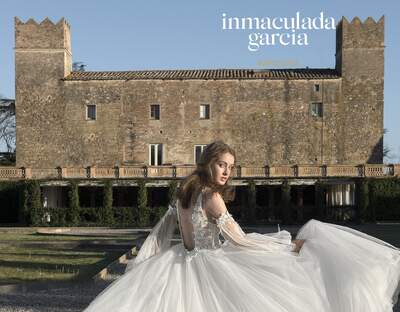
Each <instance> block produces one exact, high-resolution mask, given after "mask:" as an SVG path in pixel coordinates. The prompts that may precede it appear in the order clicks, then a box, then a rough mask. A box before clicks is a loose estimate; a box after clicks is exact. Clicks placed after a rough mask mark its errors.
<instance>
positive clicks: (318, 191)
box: [314, 181, 326, 220]
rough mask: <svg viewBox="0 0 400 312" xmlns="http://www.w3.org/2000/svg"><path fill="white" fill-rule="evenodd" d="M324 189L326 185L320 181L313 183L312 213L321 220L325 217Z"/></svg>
mask: <svg viewBox="0 0 400 312" xmlns="http://www.w3.org/2000/svg"><path fill="white" fill-rule="evenodd" d="M325 191H326V186H325V185H324V184H323V183H321V182H320V181H318V182H316V183H315V210H314V215H315V217H316V218H317V219H319V220H322V219H324V218H325V210H326V203H325Z"/></svg>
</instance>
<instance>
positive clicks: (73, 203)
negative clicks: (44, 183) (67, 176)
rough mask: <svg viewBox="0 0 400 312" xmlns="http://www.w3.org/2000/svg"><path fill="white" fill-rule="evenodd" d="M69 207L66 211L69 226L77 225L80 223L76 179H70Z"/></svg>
mask: <svg viewBox="0 0 400 312" xmlns="http://www.w3.org/2000/svg"><path fill="white" fill-rule="evenodd" d="M68 196H69V207H68V212H67V222H68V223H70V224H71V226H77V225H79V223H80V215H79V211H80V204H79V192H78V183H77V182H76V181H71V184H70V189H69V193H68Z"/></svg>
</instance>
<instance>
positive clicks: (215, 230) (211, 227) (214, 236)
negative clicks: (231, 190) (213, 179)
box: [178, 193, 221, 258]
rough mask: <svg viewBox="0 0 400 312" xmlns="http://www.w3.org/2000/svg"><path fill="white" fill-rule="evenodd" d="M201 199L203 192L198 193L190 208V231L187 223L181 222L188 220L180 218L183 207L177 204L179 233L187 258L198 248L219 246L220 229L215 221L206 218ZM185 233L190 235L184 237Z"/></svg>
mask: <svg viewBox="0 0 400 312" xmlns="http://www.w3.org/2000/svg"><path fill="white" fill-rule="evenodd" d="M202 199H203V194H202V193H200V194H199V196H198V197H197V200H196V202H195V204H194V206H193V207H191V208H190V209H191V211H190V213H191V218H190V222H191V227H190V228H191V231H190V230H187V228H188V224H182V223H183V222H187V221H189V220H185V219H184V218H182V211H181V210H183V209H182V208H181V207H180V206H179V205H178V223H179V230H180V233H181V238H182V242H183V245H184V247H185V250H186V253H187V254H188V256H189V258H191V257H190V256H194V255H195V254H197V252H198V251H199V250H203V249H216V248H219V247H220V246H221V241H220V232H221V231H220V229H219V227H218V226H217V224H216V223H212V222H211V221H210V220H209V219H208V218H207V215H206V212H205V211H204V210H203V207H202V201H203V200H202ZM185 226H186V230H184V229H183V227H185ZM185 235H188V236H190V237H185ZM185 242H186V245H185ZM188 245H189V246H188ZM190 245H192V246H190Z"/></svg>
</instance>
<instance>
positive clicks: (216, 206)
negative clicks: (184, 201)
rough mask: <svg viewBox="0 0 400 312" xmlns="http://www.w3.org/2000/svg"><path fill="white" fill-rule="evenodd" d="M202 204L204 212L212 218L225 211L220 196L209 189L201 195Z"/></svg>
mask: <svg viewBox="0 0 400 312" xmlns="http://www.w3.org/2000/svg"><path fill="white" fill-rule="evenodd" d="M203 194H204V198H203V204H204V208H205V210H206V211H207V212H208V213H209V214H210V215H211V216H212V217H214V218H218V217H219V216H221V215H222V214H223V213H225V211H226V206H225V202H224V200H223V199H222V196H221V195H220V194H219V193H218V192H215V191H212V190H211V189H210V190H208V192H206V193H203Z"/></svg>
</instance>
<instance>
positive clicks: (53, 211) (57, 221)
mask: <svg viewBox="0 0 400 312" xmlns="http://www.w3.org/2000/svg"><path fill="white" fill-rule="evenodd" d="M45 212H47V213H49V214H50V224H49V225H50V226H67V225H68V223H67V209H63V208H46V210H45Z"/></svg>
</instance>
